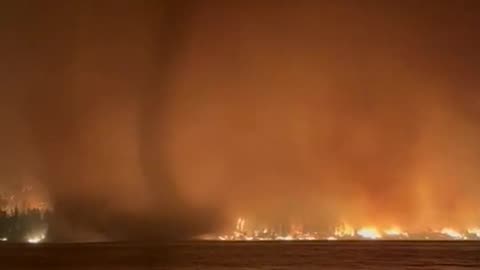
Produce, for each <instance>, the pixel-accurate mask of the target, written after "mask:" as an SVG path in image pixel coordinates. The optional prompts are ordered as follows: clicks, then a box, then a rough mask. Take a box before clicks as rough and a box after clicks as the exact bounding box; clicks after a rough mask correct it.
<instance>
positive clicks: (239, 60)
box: [0, 0, 480, 240]
mask: <svg viewBox="0 0 480 270" xmlns="http://www.w3.org/2000/svg"><path fill="white" fill-rule="evenodd" d="M2 5H3V6H4V7H3V8H2V9H1V10H2V11H1V16H0V17H1V18H2V21H1V22H0V31H1V32H0V34H1V35H2V37H1V40H2V43H1V44H0V50H1V53H2V64H0V71H1V72H0V87H1V89H2V90H1V91H2V92H1V93H2V97H1V101H0V102H1V104H0V105H1V106H0V119H1V121H2V122H1V125H2V126H1V134H2V137H1V141H0V146H1V147H2V151H1V153H0V169H1V172H0V173H1V176H2V180H1V181H2V182H1V183H2V184H3V185H5V186H9V185H13V184H15V183H16V182H18V181H23V180H22V179H24V178H28V179H33V180H32V181H35V182H37V184H39V185H40V186H42V187H43V188H44V189H45V190H46V193H47V194H48V196H49V198H50V201H51V203H52V205H53V207H54V209H55V213H56V217H57V220H56V223H55V224H54V225H53V226H54V228H55V230H54V231H55V234H57V235H54V236H53V237H54V238H58V239H61V240H62V239H67V240H90V239H95V240H97V239H107V240H131V239H152V238H159V239H164V238H188V237H190V236H192V235H196V234H199V233H203V232H208V231H212V230H215V229H217V228H218V227H221V226H222V225H223V223H224V222H225V221H227V220H229V219H233V218H235V217H236V216H237V215H251V216H259V217H262V218H264V219H266V220H277V219H286V218H293V219H300V220H303V221H304V222H308V223H313V224H320V225H329V224H335V223H337V222H340V221H348V222H350V223H353V224H365V223H375V224H385V225H391V224H397V225H400V226H403V227H406V228H425V227H432V226H440V225H442V226H470V225H473V224H479V223H480V207H479V205H480V201H479V199H478V198H479V196H478V192H479V187H480V182H479V180H478V177H479V175H480V173H479V172H478V164H479V161H480V144H479V143H478V138H479V135H480V122H479V120H478V117H479V116H480V115H479V113H480V93H479V92H478V89H477V88H478V86H479V85H480V82H479V79H478V76H477V74H478V72H479V71H480V70H479V69H480V55H479V54H478V51H477V50H478V49H477V48H479V47H480V44H479V43H480V42H479V38H478V34H477V31H478V30H477V29H476V27H477V25H479V23H480V22H479V19H478V16H476V14H478V12H479V11H480V8H479V7H478V5H477V4H476V2H475V1H453V0H452V1H403V2H402V3H393V2H392V1H295V3H293V2H290V1H133V0H132V1H127V0H125V1H113V0H112V1H93V0H92V1H44V2H40V1H26V0H24V1H15V3H13V1H11V3H10V4H8V3H3V4H2ZM3 179H5V180H3Z"/></svg>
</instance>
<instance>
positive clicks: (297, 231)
mask: <svg viewBox="0 0 480 270" xmlns="http://www.w3.org/2000/svg"><path fill="white" fill-rule="evenodd" d="M254 227H255V226H251V225H248V227H247V220H246V219H245V218H239V219H237V222H236V225H235V230H234V232H233V233H231V234H225V235H220V236H210V237H205V238H202V239H208V240H222V241H228V240H230V241H312V240H327V241H335V240H480V227H472V228H469V229H464V230H456V229H453V228H448V227H445V228H442V229H439V230H435V231H432V230H425V231H424V232H407V231H405V230H402V229H401V228H400V227H398V226H391V227H387V228H381V227H375V226H365V227H358V228H355V227H354V226H352V225H350V224H348V223H341V224H340V225H339V226H337V227H335V228H333V230H332V231H330V232H329V231H326V232H316V231H310V232H304V231H303V226H299V225H298V224H297V225H291V226H290V230H289V231H279V230H275V229H274V228H267V227H262V228H261V229H255V228H254ZM250 228H252V229H250Z"/></svg>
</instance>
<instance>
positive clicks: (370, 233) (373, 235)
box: [357, 227, 382, 240]
mask: <svg viewBox="0 0 480 270" xmlns="http://www.w3.org/2000/svg"><path fill="white" fill-rule="evenodd" d="M357 235H358V236H360V237H362V238H365V239H372V240H375V239H379V238H382V235H381V234H380V232H379V231H378V230H377V228H375V227H364V228H361V229H359V230H358V231H357Z"/></svg>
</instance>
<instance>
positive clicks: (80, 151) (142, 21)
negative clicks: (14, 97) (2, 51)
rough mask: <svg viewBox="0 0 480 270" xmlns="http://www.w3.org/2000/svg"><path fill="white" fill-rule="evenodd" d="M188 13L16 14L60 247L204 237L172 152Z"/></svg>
mask: <svg viewBox="0 0 480 270" xmlns="http://www.w3.org/2000/svg"><path fill="white" fill-rule="evenodd" d="M180 2H181V4H179V3H178V2H177V1H114V0H106V1H94V0H91V1H68V2H67V1H48V2H42V3H40V2H28V5H27V4H26V3H27V1H25V3H23V2H22V1H19V4H12V6H11V10H12V11H13V12H16V15H18V16H11V17H9V18H8V21H7V23H8V24H7V28H8V30H9V31H11V33H18V34H16V36H13V37H12V39H11V41H12V43H15V44H13V45H16V46H12V47H16V50H15V51H12V52H11V53H15V54H16V56H17V58H16V60H15V64H17V65H18V66H20V68H19V69H18V72H17V73H16V74H15V75H16V76H18V77H17V78H16V79H17V80H16V81H18V84H17V86H18V88H20V89H21V90H22V92H23V93H24V97H25V99H24V101H25V102H24V103H23V104H22V106H23V108H24V109H25V112H26V115H27V119H28V121H29V125H30V128H31V131H32V141H33V143H34V145H35V150H36V153H37V156H38V160H39V164H40V166H39V167H40V173H39V175H38V178H40V179H41V180H42V181H43V183H44V184H45V186H46V188H47V189H48V192H49V195H50V197H51V201H52V203H53V207H54V210H55V218H54V220H53V221H52V224H51V227H50V230H49V231H50V239H51V240H54V241H86V240H88V241H91V240H94V241H96V240H142V239H143V240H144V239H148V240H153V239H168V238H188V237H190V236H192V235H193V234H194V233H197V232H199V231H201V230H203V229H204V227H205V226H204V225H203V224H202V225H200V224H199V223H198V222H197V221H198V220H199V219H200V217H201V216H204V215H203V213H198V212H196V211H195V210H193V209H190V207H189V206H188V205H187V204H186V203H184V201H183V200H182V199H181V197H180V196H179V195H178V192H177V190H176V189H175V184H174V179H173V178H172V177H171V175H170V174H169V172H168V159H167V158H166V157H165V155H164V153H163V151H162V148H163V137H164V136H165V132H164V130H163V129H162V121H163V120H164V119H165V117H167V116H165V115H164V109H165V107H166V106H168V105H169V103H168V97H169V95H170V92H169V90H168V88H169V77H170V69H171V68H172V67H173V66H174V63H175V61H176V60H175V59H176V57H178V55H179V54H180V53H181V47H182V45H181V43H182V42H183V41H182V40H183V39H184V37H185V36H186V35H187V32H188V23H186V22H184V21H188V20H187V18H188V14H189V12H190V11H187V10H188V9H189V8H188V5H189V4H188V2H187V1H183V2H182V1H180ZM194 213H195V214H194ZM200 223H202V222H200Z"/></svg>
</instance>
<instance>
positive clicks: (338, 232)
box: [334, 223, 355, 237]
mask: <svg viewBox="0 0 480 270" xmlns="http://www.w3.org/2000/svg"><path fill="white" fill-rule="evenodd" d="M334 235H335V236H336V237H353V236H355V229H354V228H353V227H352V226H350V225H348V224H346V223H343V224H341V225H340V226H338V227H336V228H335V232H334Z"/></svg>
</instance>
